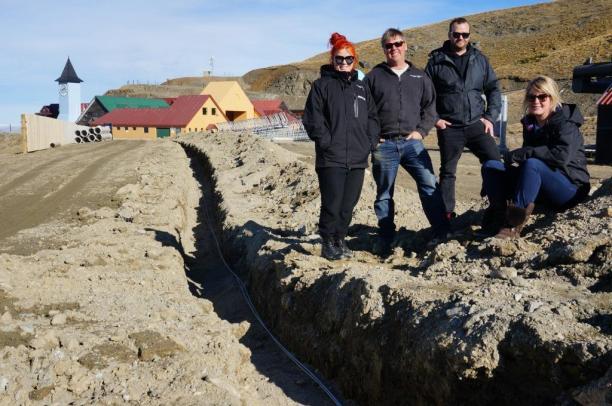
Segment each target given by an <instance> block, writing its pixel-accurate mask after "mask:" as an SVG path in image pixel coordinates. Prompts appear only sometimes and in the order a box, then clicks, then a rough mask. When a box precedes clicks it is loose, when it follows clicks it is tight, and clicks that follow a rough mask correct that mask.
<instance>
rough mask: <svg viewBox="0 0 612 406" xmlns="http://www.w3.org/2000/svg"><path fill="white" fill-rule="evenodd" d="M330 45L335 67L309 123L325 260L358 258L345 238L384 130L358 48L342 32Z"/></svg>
mask: <svg viewBox="0 0 612 406" xmlns="http://www.w3.org/2000/svg"><path fill="white" fill-rule="evenodd" d="M329 43H330V45H331V52H330V64H328V65H323V66H321V77H320V78H319V79H317V80H315V81H314V82H313V84H312V88H311V89H310V93H309V94H308V100H307V101H306V107H305V109H304V117H303V122H304V127H305V128H306V132H307V133H308V136H309V137H310V138H311V139H312V140H313V141H314V142H315V151H316V162H315V168H316V172H317V176H318V179H319V191H320V193H321V212H320V215H319V235H320V236H321V239H322V247H321V256H323V257H324V258H327V259H329V260H336V259H340V258H350V257H352V256H353V253H352V252H351V250H350V249H349V248H348V246H347V245H346V241H345V237H346V235H347V233H348V227H349V224H350V223H351V219H352V216H353V209H354V208H355V205H356V204H357V201H358V200H359V195H360V194H361V187H362V185H363V177H364V172H365V168H367V166H368V157H369V154H370V152H371V151H373V150H374V149H375V148H376V145H377V142H378V131H379V126H378V118H377V115H376V105H375V104H374V101H373V100H372V96H371V94H370V91H369V89H368V87H367V86H365V85H364V83H363V82H362V81H361V79H360V78H359V76H358V71H357V70H356V66H357V53H356V52H355V47H354V45H353V44H352V43H351V42H349V41H348V40H347V39H346V37H345V36H344V35H340V34H338V33H334V34H332V36H331V38H330V40H329Z"/></svg>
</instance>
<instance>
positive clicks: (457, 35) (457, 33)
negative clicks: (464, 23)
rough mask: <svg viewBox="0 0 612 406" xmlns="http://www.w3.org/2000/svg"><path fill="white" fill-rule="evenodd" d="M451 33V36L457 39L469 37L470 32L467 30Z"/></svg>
mask: <svg viewBox="0 0 612 406" xmlns="http://www.w3.org/2000/svg"><path fill="white" fill-rule="evenodd" d="M451 34H452V36H453V38H455V39H459V37H463V39H468V38H470V33H469V32H453V33H451Z"/></svg>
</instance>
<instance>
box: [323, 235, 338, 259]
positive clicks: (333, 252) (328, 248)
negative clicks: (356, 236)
mask: <svg viewBox="0 0 612 406" xmlns="http://www.w3.org/2000/svg"><path fill="white" fill-rule="evenodd" d="M321 256H322V257H323V258H325V259H328V260H330V261H335V260H337V259H340V258H342V251H341V250H340V249H339V248H338V247H336V245H335V244H334V241H333V240H332V239H331V238H323V241H322V242H321Z"/></svg>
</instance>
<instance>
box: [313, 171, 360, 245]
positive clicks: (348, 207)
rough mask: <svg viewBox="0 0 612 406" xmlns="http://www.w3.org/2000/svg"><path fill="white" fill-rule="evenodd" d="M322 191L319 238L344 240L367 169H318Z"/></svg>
mask: <svg viewBox="0 0 612 406" xmlns="http://www.w3.org/2000/svg"><path fill="white" fill-rule="evenodd" d="M316 171H317V176H318V177H319V190H320V192H321V213H320V215H319V235H321V238H323V239H329V238H333V237H337V238H344V237H346V234H347V233H348V227H349V224H351V220H352V217H353V209H354V208H355V206H356V205H357V201H359V195H361V187H362V186H363V175H364V172H365V169H364V168H356V169H347V168H316Z"/></svg>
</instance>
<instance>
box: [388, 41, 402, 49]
mask: <svg viewBox="0 0 612 406" xmlns="http://www.w3.org/2000/svg"><path fill="white" fill-rule="evenodd" d="M402 45H404V41H395V42H387V43H386V44H385V49H386V50H388V51H389V50H391V49H393V47H395V48H401V47H402Z"/></svg>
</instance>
